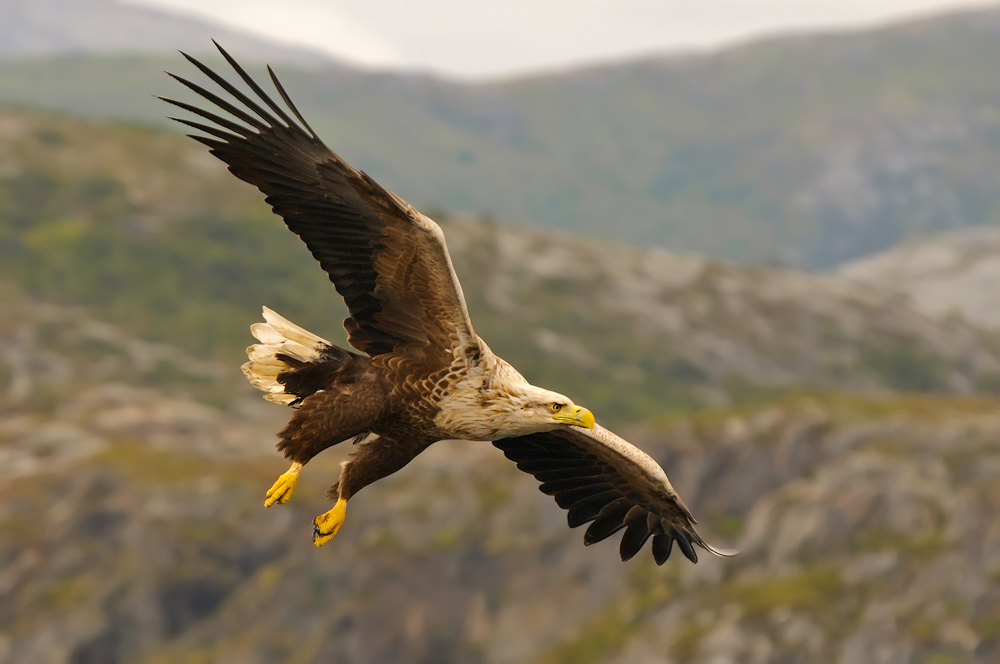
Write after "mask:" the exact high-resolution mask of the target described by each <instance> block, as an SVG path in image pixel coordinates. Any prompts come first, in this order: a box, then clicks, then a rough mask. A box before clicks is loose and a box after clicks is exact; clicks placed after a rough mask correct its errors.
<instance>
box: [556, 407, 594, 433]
mask: <svg viewBox="0 0 1000 664" xmlns="http://www.w3.org/2000/svg"><path fill="white" fill-rule="evenodd" d="M555 419H557V420H559V421H560V422H564V423H566V424H572V425H575V426H578V427H583V428H584V429H593V428H594V424H595V422H594V414H593V413H591V412H590V411H589V410H587V409H586V408H582V407H580V406H576V407H575V408H573V410H572V411H571V412H568V413H559V414H558V415H556V416H555Z"/></svg>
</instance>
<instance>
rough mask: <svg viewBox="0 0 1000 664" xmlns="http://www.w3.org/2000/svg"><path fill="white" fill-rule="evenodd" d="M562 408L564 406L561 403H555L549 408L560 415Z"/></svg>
mask: <svg viewBox="0 0 1000 664" xmlns="http://www.w3.org/2000/svg"><path fill="white" fill-rule="evenodd" d="M562 407H563V405H562V404H561V403H554V404H552V405H551V406H549V409H550V410H551V411H552V412H553V413H558V412H559V411H560V410H562Z"/></svg>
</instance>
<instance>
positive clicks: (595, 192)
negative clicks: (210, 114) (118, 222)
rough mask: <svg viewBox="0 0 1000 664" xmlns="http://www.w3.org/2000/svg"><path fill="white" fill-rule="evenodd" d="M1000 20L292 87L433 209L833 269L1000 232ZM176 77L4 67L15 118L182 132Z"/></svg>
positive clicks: (319, 117)
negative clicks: (941, 237) (585, 64)
mask: <svg viewBox="0 0 1000 664" xmlns="http://www.w3.org/2000/svg"><path fill="white" fill-rule="evenodd" d="M992 20H993V19H990V18H988V17H987V19H986V20H984V19H982V18H980V17H979V16H978V15H973V16H966V17H953V18H948V19H941V20H938V21H936V22H932V23H928V24H927V25H926V26H906V27H899V28H890V29H886V30H881V31H878V32H874V33H870V34H861V35H848V36H830V37H813V38H810V39H808V40H798V39H791V40H774V41H771V42H766V43H761V44H753V45H750V46H746V47H743V48H739V49H736V50H732V51H728V52H724V53H720V54H717V55H711V56H702V57H690V58H687V59H671V60H668V61H661V62H658V61H649V62H640V63H631V64H625V65H618V66H609V67H602V68H595V69H592V70H589V71H585V72H575V73H573V74H572V75H566V76H560V75H553V76H544V77H536V78H532V79H527V80H520V81H512V82H505V83H503V84H495V85H459V84H452V83H447V82H444V81H432V80H426V79H419V78H414V79H406V78H405V77H404V78H403V79H402V80H400V79H399V78H395V77H386V76H382V75H377V74H363V73H359V72H352V71H344V70H330V71H320V72H317V71H305V70H295V69H293V68H291V67H288V66H279V67H278V72H279V74H280V75H281V76H282V79H283V81H284V82H285V86H286V88H287V89H288V90H289V91H290V92H291V94H292V96H293V97H294V98H295V99H296V101H297V104H298V106H299V108H300V109H301V110H302V111H303V113H304V114H305V115H306V117H308V118H309V120H310V124H312V126H313V127H314V128H315V129H316V130H317V131H318V132H319V133H320V135H321V136H323V137H324V139H325V140H326V141H327V143H328V144H329V145H331V146H333V147H334V148H336V150H337V151H338V152H339V153H341V154H343V155H344V156H345V157H347V158H348V159H349V160H350V161H351V162H352V163H354V164H355V165H358V166H361V167H362V168H364V169H365V170H366V171H367V172H369V173H371V174H372V175H373V176H375V177H376V178H377V179H379V180H380V181H381V182H383V183H384V184H386V185H388V186H389V187H390V188H392V189H393V190H394V191H397V192H398V193H400V194H402V195H403V196H404V197H406V198H407V199H408V200H410V201H412V202H414V203H416V204H419V205H422V206H428V207H429V206H436V207H439V208H444V209H449V210H472V211H475V212H488V213H490V214H492V215H494V216H495V217H497V218H500V219H503V220H505V221H515V222H522V223H529V224H532V225H538V224H540V225H543V226H545V227H548V228H550V229H559V230H571V231H574V232H578V233H583V234H586V235H595V236H601V237H605V238H608V237H613V238H616V239H620V240H624V241H627V242H632V243H635V244H642V245H650V244H652V245H659V246H669V247H672V248H676V249H681V250H687V251H697V252H704V253H707V254H709V255H715V256H724V257H728V258H735V259H738V260H745V261H755V262H772V263H790V264H793V265H799V266H805V267H810V268H817V267H827V266H830V265H834V264H837V263H839V262H841V261H843V260H845V259H850V258H853V257H857V256H860V255H863V254H867V253H871V252H874V251H877V250H880V249H883V248H887V247H888V246H890V245H892V244H894V243H896V242H897V241H899V240H900V239H904V238H908V237H914V236H919V235H926V234H929V233H934V232H939V231H942V230H947V229H949V228H952V227H954V226H955V225H958V224H960V225H983V224H995V223H997V220H998V219H1000V188H998V187H997V186H996V180H995V175H994V174H995V173H996V172H998V171H1000V160H998V157H997V154H998V152H997V150H996V147H997V146H998V145H1000V121H998V119H997V118H996V117H995V114H993V113H992V109H994V108H996V106H997V104H998V103H1000V92H998V89H997V87H996V85H995V81H994V76H993V72H992V71H991V69H990V67H988V66H984V64H983V63H989V62H995V61H997V60H998V58H1000V46H998V44H1000V41H998V40H997V39H996V33H995V30H993V29H992V28H986V27H984V24H985V25H992V23H991V21H992ZM210 62H211V64H213V65H218V64H222V63H221V59H218V58H213V59H210ZM165 69H166V70H169V71H173V72H177V73H180V74H183V75H187V76H192V77H195V78H198V76H199V74H198V73H197V72H196V71H195V70H194V68H193V67H191V66H189V65H188V64H187V63H186V62H185V61H184V60H183V59H182V58H181V57H180V56H178V55H176V54H169V55H163V56H139V57H137V56H134V55H128V56H118V57H116V56H110V55H100V56H97V55H88V56H81V55H79V54H73V55H72V56H59V57H50V58H38V59H31V58H28V59H18V60H8V61H5V62H0V103H9V104H22V105H31V106H35V107H42V108H49V109H56V110H60V111H66V112H71V113H76V114H86V115H91V116H93V115H97V116H106V117H107V116H110V117H115V118H119V119H128V120H136V119H142V120H143V121H146V122H158V123H163V124H166V122H167V121H166V120H165V119H164V116H166V115H168V114H171V113H172V112H173V109H168V108H167V107H166V106H165V105H164V104H162V103H161V102H159V101H158V100H156V99H154V98H153V96H152V95H154V94H162V95H167V96H170V95H176V96H180V97H182V98H189V97H190V95H187V94H186V91H185V90H183V89H182V88H181V86H180V85H178V84H177V83H175V82H174V81H171V80H170V79H168V78H167V77H166V76H164V74H163V71H164V70H165ZM250 70H251V71H252V72H253V73H255V74H257V75H261V74H263V68H262V67H261V66H260V65H257V64H252V65H250ZM199 80H200V79H199ZM403 81H405V83H404V82H403ZM737 108H738V109H740V112H739V113H733V109H737ZM928 127H930V128H932V129H928ZM49 140H51V141H53V142H57V141H58V136H53V137H50V138H49ZM854 200H861V201H865V202H864V203H863V204H858V205H854V204H853V203H852V202H851V201H854Z"/></svg>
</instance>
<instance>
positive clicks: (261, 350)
mask: <svg viewBox="0 0 1000 664" xmlns="http://www.w3.org/2000/svg"><path fill="white" fill-rule="evenodd" d="M264 321H265V322H263V323H254V324H253V325H251V326H250V331H251V333H253V336H254V337H256V338H257V340H258V341H260V342H261V343H259V344H254V345H253V346H250V347H249V348H247V357H249V358H250V361H249V362H247V363H246V364H244V365H243V367H242V368H243V373H244V374H246V377H247V379H248V380H249V381H250V384H251V385H253V386H254V387H256V388H257V389H258V390H261V391H262V392H266V393H267V394H265V395H264V398H265V399H267V400H268V401H273V402H275V403H281V404H286V405H295V402H297V401H298V400H299V398H300V397H299V396H298V395H296V394H292V393H289V392H286V391H285V386H284V385H283V384H282V383H281V382H279V376H280V375H281V374H282V373H284V372H287V371H294V370H295V369H297V368H298V367H299V366H301V364H302V363H308V362H316V361H317V360H320V359H322V358H323V356H324V354H325V353H327V352H329V351H330V350H332V349H334V348H336V347H335V346H333V344H331V343H330V342H329V341H327V340H326V339H323V338H322V337H318V336H316V335H315V334H313V333H312V332H309V331H307V330H304V329H302V328H301V327H299V326H298V325H296V324H295V323H293V322H291V321H289V320H288V319H286V318H284V317H282V316H279V315H278V314H276V313H275V312H273V311H271V310H270V309H268V308H267V307H264Z"/></svg>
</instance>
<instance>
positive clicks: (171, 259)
mask: <svg viewBox="0 0 1000 664" xmlns="http://www.w3.org/2000/svg"><path fill="white" fill-rule="evenodd" d="M211 38H215V39H217V40H219V41H220V43H222V44H223V45H224V46H225V47H226V48H228V49H230V50H231V51H232V52H233V53H234V54H236V55H237V56H238V57H239V58H240V59H241V60H242V61H244V64H246V66H247V67H248V69H249V70H250V71H251V73H252V74H254V75H256V76H257V77H258V79H261V80H266V74H265V70H264V68H263V63H265V62H269V63H271V64H272V65H273V66H274V67H275V69H276V70H277V72H278V74H279V76H280V77H281V78H282V80H283V82H284V85H285V87H286V88H287V89H288V91H289V92H290V94H291V96H292V97H293V98H294V99H295V100H296V102H297V104H298V106H299V108H300V109H301V110H302V112H303V113H304V115H305V116H306V117H307V118H308V120H309V122H310V123H311V125H312V126H313V127H314V128H315V129H316V130H317V132H318V133H319V134H320V135H321V136H322V137H323V138H324V139H325V141H326V142H327V144H329V145H330V146H331V147H332V148H333V149H335V150H336V151H337V152H338V153H339V154H341V155H342V156H343V157H345V158H346V159H347V160H348V161H350V162H351V163H352V164H354V165H355V166H357V167H360V168H363V169H364V170H366V171H367V172H368V173H370V174H371V175H372V176H374V177H375V178H376V179H378V180H379V181H380V182H381V183H382V184H384V185H385V186H387V187H388V188H390V189H392V190H393V191H395V192H396V193H398V194H400V195H402V196H403V197H405V198H406V199H408V200H409V201H410V202H411V203H414V204H415V205H417V206H418V207H420V208H421V209H422V210H423V211H425V212H427V213H428V214H430V215H431V216H434V217H435V218H436V219H437V220H438V221H439V222H440V223H441V224H442V226H443V227H444V229H445V233H446V235H447V237H448V242H449V246H450V249H451V252H452V255H453V258H454V261H455V265H456V270H457V272H458V274H459V276H460V278H461V280H462V282H463V285H464V288H465V292H466V295H467V298H468V302H469V308H470V310H471V313H472V316H473V320H474V321H475V324H476V328H477V332H478V333H479V334H480V335H481V336H482V337H483V338H484V339H486V340H487V341H488V343H489V344H490V345H491V347H492V348H493V349H494V350H495V351H496V352H497V353H498V354H500V355H501V356H503V357H505V358H506V359H508V360H509V361H511V362H512V363H513V364H514V365H515V366H516V367H518V368H519V369H520V370H521V371H522V372H523V373H524V374H525V376H526V377H527V378H528V379H529V380H531V381H532V382H534V383H536V384H541V385H545V386H547V387H550V388H552V389H556V390H560V391H562V392H565V393H567V394H568V395H570V396H571V397H572V398H573V399H574V400H575V401H577V402H578V403H582V404H584V405H586V406H588V407H589V408H590V409H591V410H593V411H594V413H595V414H596V415H597V418H598V420H599V421H601V422H602V423H604V424H606V425H607V426H609V427H610V428H612V429H614V430H616V431H618V432H619V433H621V434H622V435H623V436H624V437H626V438H627V439H629V440H631V441H632V442H633V443H635V444H637V445H639V446H640V447H642V448H644V449H645V450H647V451H648V452H649V453H650V454H651V455H652V456H654V457H655V458H656V459H657V461H659V462H660V463H661V465H663V467H664V468H665V470H666V471H667V473H668V474H669V475H670V477H671V479H672V480H673V483H674V485H675V486H676V487H677V488H678V490H679V492H680V493H681V495H682V496H683V497H684V498H685V500H686V502H687V503H688V505H689V506H690V507H691V508H692V510H693V511H694V513H695V514H696V516H697V517H698V518H699V519H700V522H701V529H702V532H703V534H704V535H705V536H706V538H707V539H708V540H709V541H711V542H713V543H715V544H717V545H720V546H727V547H736V548H739V549H741V550H742V553H741V554H740V555H739V556H738V557H736V558H734V559H729V560H713V559H706V556H702V558H703V559H702V560H701V562H699V563H698V564H697V565H691V564H690V563H688V562H687V561H686V560H685V559H683V558H680V557H679V556H675V557H674V558H672V559H671V560H669V561H668V562H667V564H665V565H664V566H663V567H657V566H656V565H655V564H654V563H653V560H652V557H651V556H650V555H649V554H648V552H642V553H641V554H640V555H638V556H637V557H636V558H635V559H633V560H632V561H630V562H629V563H627V564H621V563H619V562H618V559H617V558H618V551H617V548H618V543H617V539H618V538H617V537H615V538H611V539H609V540H606V541H604V542H602V543H600V544H597V545H595V546H593V547H590V548H584V546H583V544H582V539H583V538H582V532H581V531H571V530H569V529H568V528H567V527H566V522H565V513H564V512H563V511H562V510H560V509H558V508H557V506H556V505H555V504H554V502H553V501H552V499H551V498H548V497H546V496H544V495H542V494H541V493H539V492H538V490H537V483H536V482H535V481H534V479H533V478H531V477H530V476H528V475H525V474H523V473H520V472H519V471H518V470H517V469H516V468H515V467H514V466H513V464H511V463H510V462H508V461H506V460H505V459H504V457H503V455H502V454H501V453H500V452H499V451H498V450H496V449H494V448H493V447H492V446H491V445H488V444H474V443H458V442H446V443H441V444H439V445H437V446H435V447H433V448H431V449H430V450H429V451H428V452H426V453H425V454H423V455H422V456H420V457H419V458H418V459H417V460H416V461H414V462H413V463H412V464H410V465H409V466H408V467H407V468H405V469H404V470H403V471H401V472H399V473H397V474H396V475H394V476H392V477H390V478H388V479H386V480H384V481H382V482H379V483H378V484H377V485H374V486H372V487H371V488H369V489H368V490H366V491H365V492H364V493H363V494H362V495H361V496H360V497H359V498H358V499H357V500H355V501H353V502H352V504H351V516H350V518H349V519H348V520H347V523H346V525H345V527H344V528H343V529H342V530H341V531H340V533H339V534H338V535H337V537H336V539H335V540H334V541H333V542H332V543H331V544H329V545H327V546H326V547H324V548H322V549H315V548H314V547H313V546H312V545H311V543H310V537H311V531H312V526H311V520H312V518H313V516H314V515H316V514H318V513H320V512H323V511H325V510H326V509H327V506H326V501H325V498H324V490H325V488H326V486H328V485H329V484H331V483H332V482H333V481H334V480H335V478H336V475H337V472H338V466H337V464H338V462H339V461H340V460H341V459H342V458H343V456H344V454H345V452H346V451H347V450H346V449H337V448H334V449H332V450H330V451H328V452H327V453H325V454H324V455H322V456H321V457H319V458H317V459H316V460H315V461H314V462H312V463H311V464H310V466H309V467H308V468H307V471H306V472H305V473H304V475H303V478H302V481H301V482H300V484H299V488H298V490H297V492H296V494H295V497H294V499H293V500H292V501H291V502H290V503H289V504H288V505H285V506H283V507H279V508H274V509H271V510H264V509H263V506H262V503H263V499H264V492H265V491H266V489H267V488H268V487H269V486H270V484H271V482H272V481H273V480H274V478H275V477H276V476H277V475H278V474H279V473H280V472H283V471H284V470H285V467H286V464H285V462H284V461H283V460H282V459H281V458H280V456H279V455H278V454H277V453H276V452H275V451H274V450H273V445H274V442H275V435H274V432H276V431H277V430H279V429H280V428H281V426H282V425H283V423H284V421H285V419H286V418H287V416H288V415H289V411H288V410H286V409H283V408H281V407H278V406H274V405H273V404H267V403H265V402H264V401H263V400H261V399H260V395H259V393H256V392H254V391H252V390H251V388H250V387H249V386H248V385H247V384H246V382H245V380H244V378H243V376H242V374H241V372H240V371H239V365H240V364H241V363H242V362H243V361H244V355H243V349H244V348H245V347H246V346H247V345H248V344H249V343H250V342H251V341H252V339H251V337H250V335H249V332H248V326H249V325H250V324H251V323H252V322H255V321H256V320H258V319H259V317H260V307H261V305H267V306H270V307H272V308H274V309H275V310H277V311H278V312H280V313H282V314H283V315H285V316H287V317H288V318H290V319H292V320H294V321H296V322H298V323H300V324H302V325H304V326H305V327H307V328H308V329H310V330H312V331H314V332H316V333H318V334H320V335H322V336H324V337H326V338H329V339H331V340H334V341H336V342H340V343H343V340H344V334H343V331H342V330H341V327H340V321H341V320H342V318H343V317H344V315H345V314H344V310H343V307H342V305H341V304H340V302H339V299H338V298H337V297H336V294H335V292H334V290H333V289H332V287H331V286H330V284H329V283H328V281H327V280H326V275H325V274H324V273H323V272H322V271H321V270H320V269H319V267H318V266H317V265H316V264H315V263H314V261H313V260H312V258H311V257H310V256H309V255H308V252H307V251H306V250H305V248H304V246H301V244H300V243H299V241H298V239H297V238H295V237H294V236H293V235H292V234H291V233H289V232H287V231H286V230H285V229H284V226H283V224H282V223H281V222H280V220H279V219H277V218H276V217H274V216H273V215H272V214H271V213H270V211H269V210H268V208H267V206H266V205H265V204H264V203H263V202H262V200H261V196H260V195H259V194H258V193H257V192H256V191H255V190H253V189H252V188H251V187H250V186H248V185H245V184H243V183H241V182H239V181H237V180H236V179H235V178H234V177H232V176H231V175H230V174H229V173H228V172H226V170H225V168H224V167H223V165H222V164H221V162H218V161H216V160H215V159H214V158H213V157H211V156H210V155H208V153H207V150H206V149H204V148H203V146H201V145H199V144H196V143H195V142H194V141H191V140H190V139H187V138H184V137H183V135H182V132H181V131H180V128H179V127H178V126H176V125H172V123H170V122H169V121H168V120H167V119H165V117H164V116H166V115H168V114H173V113H175V112H176V109H172V108H168V107H167V106H166V105H165V104H163V103H162V102H160V101H158V100H156V99H155V98H154V97H153V95H164V96H173V97H180V98H184V92H183V90H182V89H181V87H180V86H179V85H178V84H176V83H175V82H174V81H172V80H171V79H169V78H168V77H167V76H166V75H164V74H163V70H169V71H172V72H175V73H178V74H181V75H184V76H186V77H190V78H192V80H196V81H199V82H202V81H203V79H202V77H201V76H200V74H198V72H197V71H196V70H195V69H194V68H193V67H191V66H190V65H189V64H188V63H186V61H184V59H183V58H182V57H181V56H180V55H179V54H177V53H176V50H177V49H183V50H185V51H188V52H191V53H194V54H197V55H199V56H202V55H203V56H204V57H205V59H206V61H207V62H209V63H210V64H212V65H217V66H220V67H221V65H222V61H221V59H220V58H219V57H218V56H217V55H213V53H212V47H211V41H210V39H211ZM997 63H1000V5H994V4H993V3H990V2H978V3H976V2H965V3H961V2H957V1H952V2H949V1H948V0H938V1H933V0H924V1H922V2H921V1H918V0H912V1H911V0H891V1H889V0H883V1H880V2H871V1H869V2H860V1H857V2H855V1H850V2H848V1H844V0H841V1H839V2H833V1H830V0H794V1H793V0H757V1H755V2H746V1H741V0H704V1H703V2H699V3H697V6H692V3H690V2H680V1H679V0H678V1H674V0H670V1H663V2H652V1H642V0H619V1H616V2H611V1H598V0H592V1H587V2H580V1H579V0H577V1H574V2H570V1H568V0H532V1H531V2H527V1H522V0H517V1H511V2H507V3H491V4H489V5H487V4H486V3H468V2H465V3H458V2H451V1H446V0H434V1H428V2H421V3H412V2H405V1H403V0H378V1H372V2H368V3H341V2H321V1H320V0H295V1H288V2H284V3H281V4H280V5H279V4H278V3H274V2H263V1H262V0H243V1H241V2H236V1H235V0H198V1H197V2H196V1H195V0H127V1H126V0H122V1H119V2H116V1H114V0H0V663H3V664H7V663H10V664H14V663H21V662H53V663H71V664H104V663H117V662H121V663H125V662H130V663H131V662H136V663H144V664H153V663H167V662H171V663H173V662H191V663H208V662H226V663H244V662H245V663H249V664H255V663H258V662H259V663H262V664H263V663H265V662H266V663H267V664H277V663H279V662H281V663H289V664H293V663H295V664H299V663H303V664H304V663H313V662H316V663H319V662H323V663H326V662H334V663H344V664H354V663H381V662H421V663H427V664H431V663H438V662H485V663H489V664H507V663H510V664H534V663H537V664H578V663H580V664H598V663H600V664H611V663H616V664H652V663H660V662H671V663H678V664H681V663H688V662H710V663H712V664H730V663H731V664H743V663H770V662H774V663H779V662H780V663H797V662H803V663H814V662H841V663H845V664H846V663H852V664H853V663H857V662H878V663H886V664H889V663H892V664H897V663H898V664H904V663H907V664H908V663H911V662H912V663H926V664H953V663H959V662H982V663H988V662H996V661H1000V521H998V520H997V518H996V515H997V514H998V513H1000V78H998V76H997V71H996V69H997ZM344 447H346V446H344ZM678 558H679V559H678Z"/></svg>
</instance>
